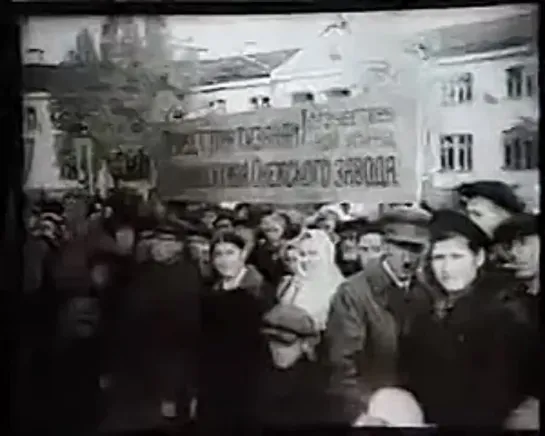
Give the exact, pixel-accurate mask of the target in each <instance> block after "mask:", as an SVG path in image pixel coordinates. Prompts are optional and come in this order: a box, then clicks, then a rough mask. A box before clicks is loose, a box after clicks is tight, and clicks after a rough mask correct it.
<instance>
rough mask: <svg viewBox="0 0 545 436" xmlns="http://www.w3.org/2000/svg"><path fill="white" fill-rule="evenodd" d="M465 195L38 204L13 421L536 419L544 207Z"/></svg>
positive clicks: (502, 195) (497, 188)
mask: <svg viewBox="0 0 545 436" xmlns="http://www.w3.org/2000/svg"><path fill="white" fill-rule="evenodd" d="M458 193H459V198H460V205H459V207H456V208H444V209H438V210H433V209H431V208H430V207H426V206H425V205H420V206H398V207H393V208H389V209H386V210H384V211H383V212H382V213H381V214H380V215H379V216H377V217H375V218H373V219H369V218H366V217H354V216H352V215H351V211H350V205H349V204H344V203H343V204H341V205H325V206H322V207H321V208H319V209H317V212H316V213H314V214H313V215H312V216H308V215H307V216H305V215H303V214H302V213H300V212H298V211H296V210H290V209H286V208H280V207H275V206H271V205H260V204H243V203H240V204H237V205H236V206H235V207H234V209H227V208H222V207H220V206H218V205H210V204H195V203H189V202H187V203H180V202H178V203H168V204H165V203H164V202H162V201H160V199H158V198H157V196H156V195H150V198H149V199H148V200H146V201H143V200H140V199H138V198H136V197H131V196H129V195H126V194H124V193H121V192H114V193H113V194H112V195H111V196H110V197H109V198H107V199H101V198H98V197H96V198H85V197H81V196H77V195H76V196H75V195H67V196H65V197H64V198H63V199H62V201H60V200H51V199H48V198H45V197H44V198H42V199H41V200H40V202H38V203H37V204H34V205H33V208H32V210H31V212H30V213H29V216H28V218H27V223H28V232H27V238H26V241H25V247H24V252H25V257H24V267H25V270H24V303H23V304H24V307H23V310H22V311H21V313H22V314H23V315H24V316H22V317H21V331H22V336H21V346H20V349H19V355H18V364H17V365H18V373H17V377H16V379H15V383H16V384H15V391H16V393H17V398H16V401H15V407H16V411H17V424H18V426H19V427H20V428H21V429H26V430H36V431H41V432H43V431H51V434H53V433H55V434H60V433H59V432H62V433H64V431H67V432H71V434H93V433H95V432H96V431H98V430H100V431H105V432H121V431H131V430H161V431H168V432H170V431H173V432H177V431H179V430H181V429H182V428H184V426H185V425H189V424H191V425H196V426H197V427H198V428H200V429H202V430H203V431H204V432H205V433H207V432H210V433H214V432H218V433H219V432H222V431H226V430H235V429H236V430H238V431H246V430H256V429H259V428H277V427H281V428H293V427H301V426H307V425H309V426H310V425H322V426H325V425H330V424H331V425H335V424H339V425H349V426H377V425H378V426H410V427H418V426H436V425H437V426H479V427H490V428H497V429H500V428H517V429H520V428H538V427H539V412H538V410H539V390H538V388H536V386H539V380H538V374H539V363H538V362H539V356H538V353H539V322H538V310H539V309H538V308H539V302H538V299H539V295H540V292H539V290H540V289H539V255H540V254H539V253H540V236H539V230H538V222H539V217H538V216H537V215H535V214H531V213H528V212H525V207H524V204H523V203H522V201H521V200H520V199H519V198H517V196H516V195H515V193H514V192H513V191H512V190H511V189H510V188H509V187H508V186H507V185H505V184H503V183H502V182H497V181H480V182H476V183H471V184H465V185H462V186H460V187H459V188H458ZM169 434H172V433H169Z"/></svg>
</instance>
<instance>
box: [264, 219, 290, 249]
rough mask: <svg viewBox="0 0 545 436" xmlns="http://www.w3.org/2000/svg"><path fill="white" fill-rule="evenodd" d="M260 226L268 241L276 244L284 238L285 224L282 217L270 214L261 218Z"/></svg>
mask: <svg viewBox="0 0 545 436" xmlns="http://www.w3.org/2000/svg"><path fill="white" fill-rule="evenodd" d="M259 228H260V230H261V232H262V233H263V235H264V236H265V238H266V239H267V241H269V242H270V243H271V244H276V243H278V242H279V241H280V240H281V239H282V235H283V234H284V231H285V224H284V222H283V221H282V219H281V218H280V217H277V216H275V215H268V216H265V217H263V218H262V219H261V223H260V225H259Z"/></svg>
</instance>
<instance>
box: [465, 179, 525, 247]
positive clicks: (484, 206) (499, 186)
mask: <svg viewBox="0 0 545 436" xmlns="http://www.w3.org/2000/svg"><path fill="white" fill-rule="evenodd" d="M456 191H457V192H458V194H459V196H460V198H461V202H462V206H463V207H464V208H465V210H466V213H467V215H468V216H469V218H470V219H471V220H472V221H473V222H474V223H475V224H476V225H478V226H479V227H480V228H481V229H482V230H483V231H484V232H485V233H486V234H487V235H488V236H489V237H490V238H491V237H492V236H493V235H494V232H495V230H496V229H497V228H498V226H499V225H500V224H502V223H503V222H504V221H505V220H507V219H508V218H510V217H511V216H512V215H513V214H518V213H522V212H523V211H524V209H525V204H524V202H523V201H522V200H521V199H520V198H518V196H517V195H516V193H515V192H514V190H513V189H512V188H511V187H510V186H509V185H507V184H506V183H504V182H501V181H497V180H482V181H478V182H474V183H465V184H462V185H460V186H459V187H458V188H456Z"/></svg>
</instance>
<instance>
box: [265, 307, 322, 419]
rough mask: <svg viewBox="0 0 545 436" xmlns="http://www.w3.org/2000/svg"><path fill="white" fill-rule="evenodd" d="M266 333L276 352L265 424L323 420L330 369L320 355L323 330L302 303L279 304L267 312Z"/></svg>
mask: <svg viewBox="0 0 545 436" xmlns="http://www.w3.org/2000/svg"><path fill="white" fill-rule="evenodd" d="M262 333H263V334H264V335H265V337H266V339H267V343H268V347H269V351H270V354H271V356H272V362H271V364H270V365H268V366H267V367H266V371H265V374H264V377H263V380H264V386H263V390H262V392H263V400H262V404H261V413H260V415H261V417H262V421H263V424H264V425H265V426H266V427H272V426H278V427H286V428H292V427H293V428H295V427H297V426H304V425H317V424H319V423H320V422H322V420H323V419H325V414H324V410H325V407H326V405H327V403H326V401H325V400H326V398H325V395H324V392H325V390H326V387H327V372H326V370H325V366H324V365H323V362H322V361H321V360H320V359H319V358H318V354H319V350H318V349H317V347H318V344H319V342H320V332H319V331H318V329H317V328H316V324H315V322H314V320H313V319H312V317H311V316H310V315H309V313H308V312H307V311H306V310H304V309H303V308H301V307H299V306H295V305H291V304H278V305H276V306H275V307H273V308H272V309H271V310H270V311H269V312H268V313H266V315H265V316H264V319H263V329H262Z"/></svg>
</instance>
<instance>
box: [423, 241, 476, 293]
mask: <svg viewBox="0 0 545 436" xmlns="http://www.w3.org/2000/svg"><path fill="white" fill-rule="evenodd" d="M430 254H431V268H432V271H433V275H434V276H435V279H436V280H437V281H438V282H439V284H440V285H441V286H442V288H443V289H444V290H445V291H447V292H459V291H463V290H465V289H467V288H468V286H469V285H471V283H473V281H474V280H475V279H476V278H477V273H478V271H479V268H480V267H481V266H482V265H483V263H484V253H483V252H482V250H481V251H480V252H479V253H474V252H473V251H472V250H471V249H470V248H469V245H468V240H467V239H466V238H464V237H463V236H454V237H452V238H450V239H445V240H443V241H437V242H435V243H434V244H433V246H432V248H431V253H430Z"/></svg>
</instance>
